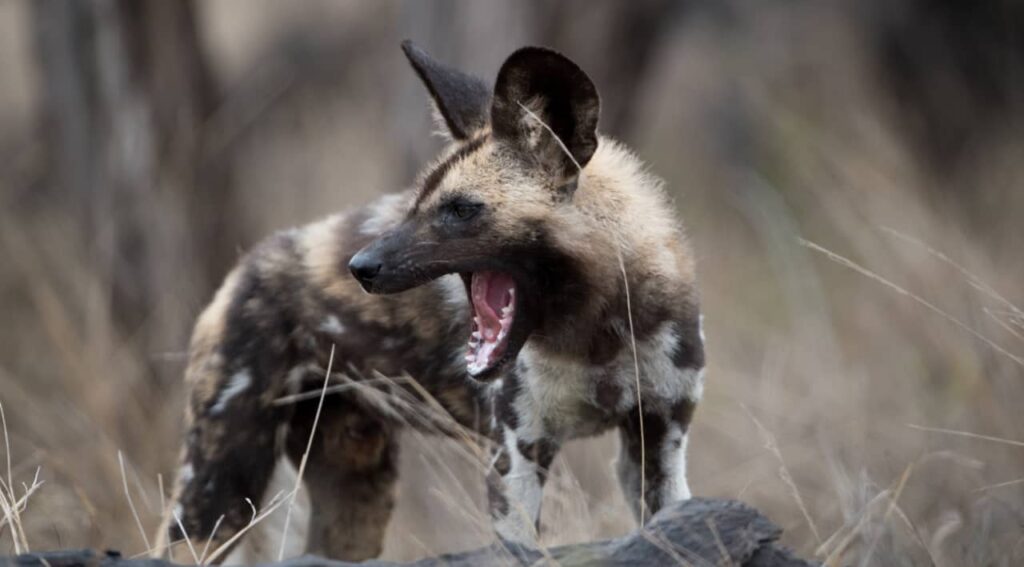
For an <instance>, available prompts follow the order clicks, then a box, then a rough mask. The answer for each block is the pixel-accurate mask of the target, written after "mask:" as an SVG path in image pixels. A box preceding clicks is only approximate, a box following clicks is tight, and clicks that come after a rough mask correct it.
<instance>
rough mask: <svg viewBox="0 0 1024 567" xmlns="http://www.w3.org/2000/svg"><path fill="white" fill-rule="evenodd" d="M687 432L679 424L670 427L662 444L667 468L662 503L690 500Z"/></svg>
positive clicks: (662, 453)
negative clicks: (687, 477) (687, 480)
mask: <svg viewBox="0 0 1024 567" xmlns="http://www.w3.org/2000/svg"><path fill="white" fill-rule="evenodd" d="M686 445H687V434H686V433H683V430H682V428H681V427H680V426H679V425H677V424H672V425H671V426H670V427H669V430H668V434H667V435H665V440H664V441H663V442H662V446H661V462H662V466H663V467H664V468H665V479H666V480H665V487H664V490H663V491H662V494H661V500H662V501H661V505H662V506H664V505H666V504H670V503H672V502H678V501H679V500H689V498H690V485H689V483H687V482H686Z"/></svg>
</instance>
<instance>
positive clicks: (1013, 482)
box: [974, 478, 1024, 492]
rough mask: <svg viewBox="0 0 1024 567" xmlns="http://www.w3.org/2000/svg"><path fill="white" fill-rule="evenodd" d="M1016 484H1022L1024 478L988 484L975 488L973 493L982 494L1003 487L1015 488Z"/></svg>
mask: <svg viewBox="0 0 1024 567" xmlns="http://www.w3.org/2000/svg"><path fill="white" fill-rule="evenodd" d="M1018 484H1024V478H1018V479H1014V480H1008V481H1006V482H1000V483H996V484H989V485H987V486H982V487H981V488H975V489H974V491H975V492H984V491H986V490H992V489H995V488H1003V487H1004V486H1016V485H1018Z"/></svg>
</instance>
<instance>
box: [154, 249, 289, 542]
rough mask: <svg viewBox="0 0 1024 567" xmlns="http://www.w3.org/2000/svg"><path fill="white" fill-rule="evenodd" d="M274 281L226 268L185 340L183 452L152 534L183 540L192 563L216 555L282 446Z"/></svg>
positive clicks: (280, 344)
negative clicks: (158, 528)
mask: <svg viewBox="0 0 1024 567" xmlns="http://www.w3.org/2000/svg"><path fill="white" fill-rule="evenodd" d="M275 277H278V276H275V274H273V273H269V272H267V271H264V270H260V269H257V268H256V267H253V266H247V265H243V266H241V267H240V268H238V269H236V270H235V271H234V272H232V274H231V275H230V276H229V277H228V279H227V281H226V282H225V283H224V285H223V286H222V287H221V289H220V290H219V291H218V292H217V295H216V297H215V298H214V300H213V302H212V303H211V304H210V305H209V306H208V307H207V308H206V310H205V311H204V312H203V314H202V315H201V316H200V317H199V320H198V322H197V323H196V327H195V330H194V332H193V335H192V342H191V345H190V350H189V364H188V369H187V370H186V384H187V391H188V399H187V406H186V428H187V431H186V437H185V446H184V448H183V450H182V452H181V457H180V461H179V462H180V469H179V471H178V477H177V480H176V482H175V488H174V493H173V495H172V500H171V502H170V509H169V510H168V511H167V513H166V514H165V522H164V529H163V530H162V534H161V535H162V537H164V538H169V539H170V541H172V542H175V541H181V540H184V539H185V538H186V537H187V539H188V542H183V541H182V545H181V546H180V547H181V548H184V547H186V545H185V544H186V543H187V544H190V545H189V547H191V548H192V549H193V550H194V552H195V553H196V556H197V557H198V556H200V555H202V553H203V551H202V550H203V549H206V550H207V552H208V554H209V555H214V556H215V557H214V558H213V559H214V560H219V559H223V557H224V552H225V551H226V550H227V547H230V546H227V547H225V543H226V542H228V541H229V540H230V539H231V538H232V537H233V536H234V535H235V534H237V533H238V532H239V531H241V530H243V529H245V527H246V525H248V524H249V522H250V521H251V520H252V518H253V507H256V508H259V507H260V506H261V500H262V499H263V496H264V492H265V491H266V488H267V484H268V482H269V480H270V477H271V475H272V474H273V471H274V466H275V464H276V462H277V459H278V456H279V455H280V454H281V450H282V449H283V446H282V445H283V438H282V437H281V435H280V433H281V432H282V431H283V427H284V425H285V423H286V422H287V420H288V418H289V417H290V416H291V412H292V411H293V409H292V408H291V407H290V406H280V405H277V404H275V403H274V401H275V400H276V399H277V398H279V397H280V396H282V395H283V394H285V393H286V392H285V390H286V388H287V385H286V382H287V380H286V378H287V376H288V372H289V370H290V369H291V366H292V365H293V363H294V359H295V350H294V346H293V344H292V332H293V329H294V324H293V323H292V319H291V317H290V316H289V315H288V313H287V311H286V310H285V309H284V308H283V306H282V304H281V299H280V297H281V296H282V294H280V293H278V292H277V291H276V290H279V289H281V288H283V287H284V286H283V284H281V282H278V281H276V280H275V279H274V278H275ZM222 547H223V549H221V548H222ZM155 551H157V552H162V550H155ZM218 551H219V553H218ZM178 557H179V558H182V559H185V558H187V559H188V560H190V561H194V560H195V558H193V557H192V556H191V554H188V555H179V556H178ZM204 559H206V560H209V559H210V557H209V556H207V557H205V558H204Z"/></svg>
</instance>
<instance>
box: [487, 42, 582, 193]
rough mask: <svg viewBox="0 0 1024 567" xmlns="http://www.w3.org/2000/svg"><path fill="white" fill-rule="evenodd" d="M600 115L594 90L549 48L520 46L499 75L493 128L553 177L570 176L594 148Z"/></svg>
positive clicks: (574, 67) (564, 59)
mask: <svg viewBox="0 0 1024 567" xmlns="http://www.w3.org/2000/svg"><path fill="white" fill-rule="evenodd" d="M600 113H601V101H600V98H599V97H598V95H597V87H595V86H594V83H593V82H592V81H591V80H590V77H588V76H587V74H586V73H584V72H583V70H582V69H580V68H579V67H578V66H577V65H576V64H575V63H573V62H572V61H570V60H569V59H568V58H566V57H565V56H564V55H562V54H560V53H556V52H554V51H551V50H550V49H544V48H541V47H524V48H522V49H520V50H518V51H516V52H515V53H513V54H512V55H510V56H509V58H508V59H506V60H505V63H504V64H503V65H502V66H501V71H499V72H498V80H497V83H496V84H495V86H494V102H493V103H492V106H491V128H492V129H493V131H494V136H495V138H497V139H502V140H505V141H508V142H511V143H513V145H515V146H517V147H518V148H520V149H521V150H523V151H524V152H526V153H527V154H528V155H530V156H533V157H534V158H535V159H538V160H540V163H541V165H542V166H544V167H546V168H548V169H549V170H550V171H551V172H552V173H553V174H555V175H560V176H562V177H572V176H574V175H576V174H577V173H578V170H577V165H578V166H579V167H583V166H585V165H587V162H588V161H590V158H591V156H593V155H594V151H595V150H597V119H598V116H599V115H600ZM541 122H543V124H542V123H541ZM548 128H550V130H548ZM552 132H553V133H554V134H555V136H557V137H558V140H555V139H554V136H552V135H551V134H552ZM559 140H561V144H564V145H565V148H564V149H563V148H562V147H561V144H559ZM566 151H568V153H569V154H570V155H571V156H572V157H571V158H570V157H569V156H567V155H566Z"/></svg>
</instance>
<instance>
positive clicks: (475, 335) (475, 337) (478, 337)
mask: <svg viewBox="0 0 1024 567" xmlns="http://www.w3.org/2000/svg"><path fill="white" fill-rule="evenodd" d="M470 338H471V339H476V340H480V331H473V334H472V335H470Z"/></svg>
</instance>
